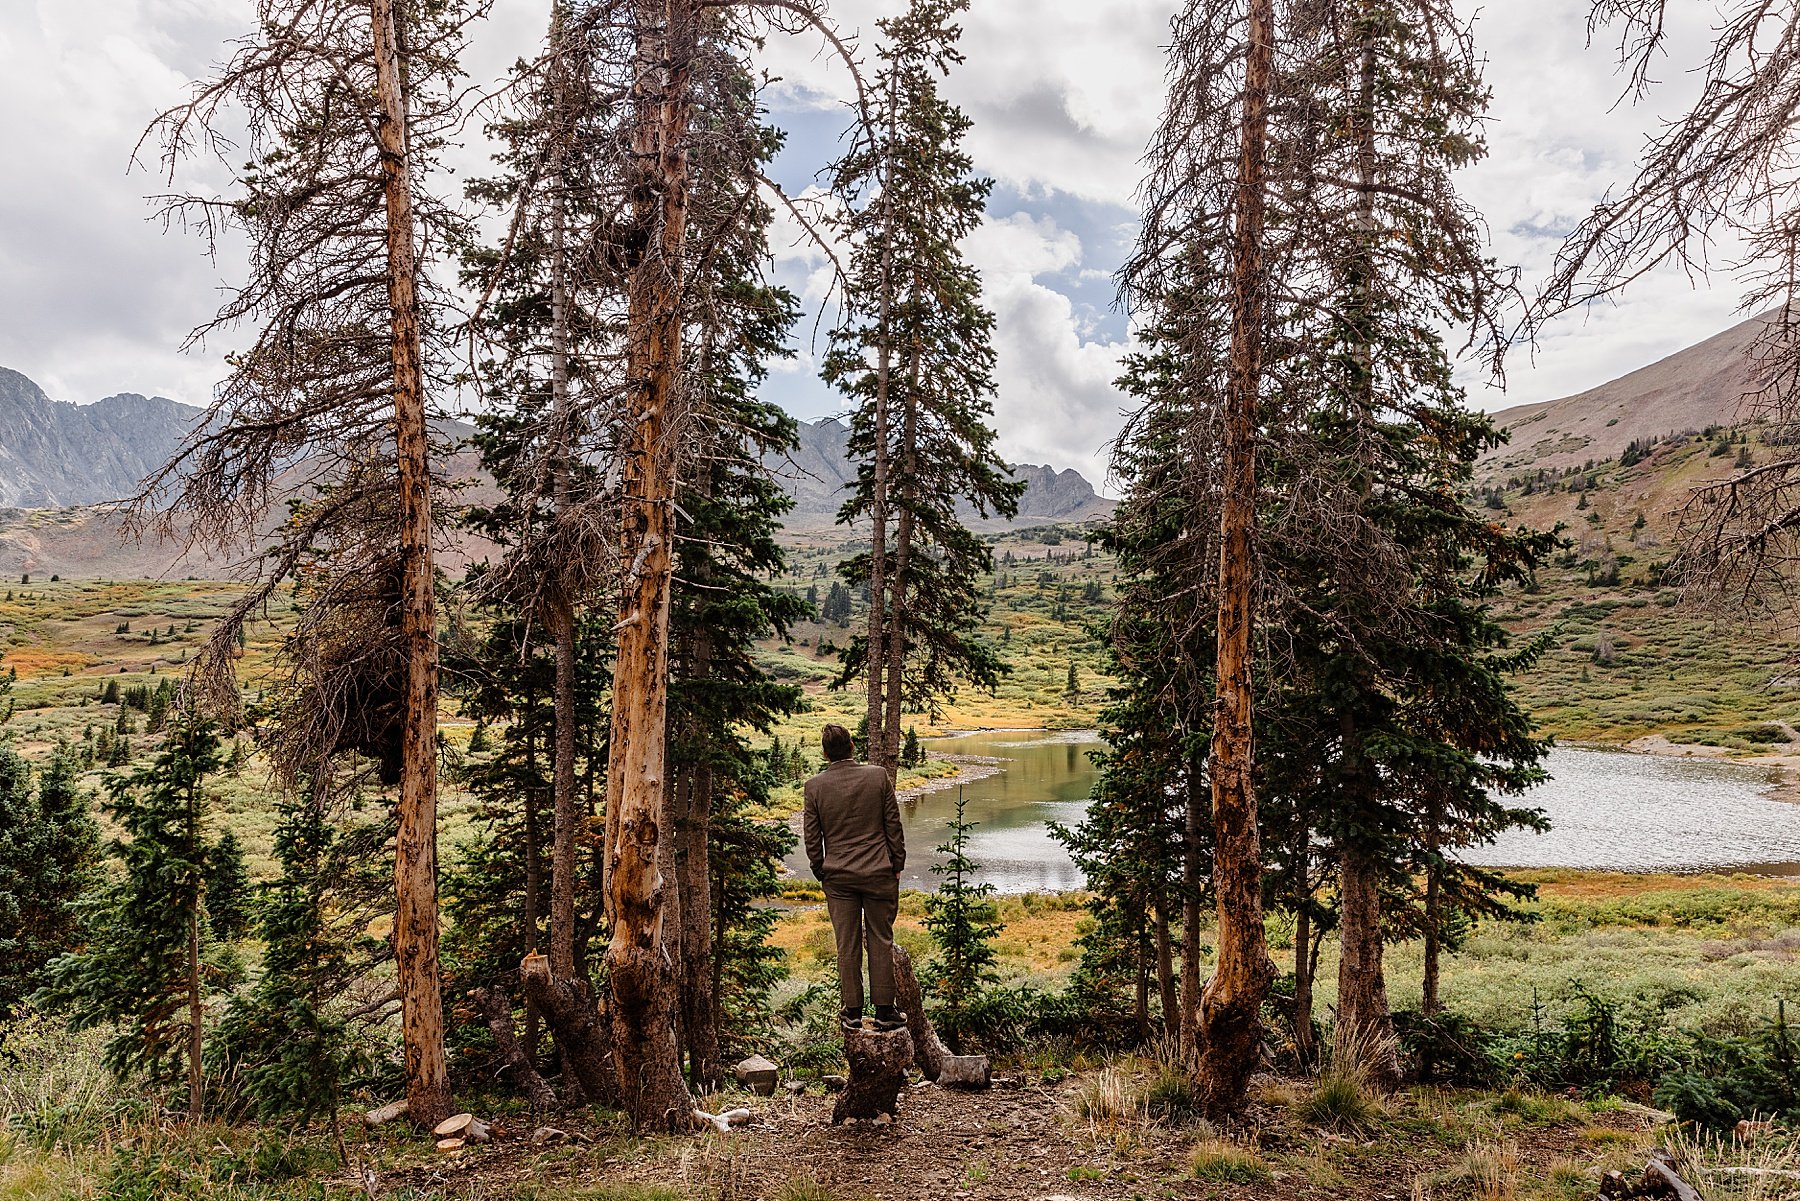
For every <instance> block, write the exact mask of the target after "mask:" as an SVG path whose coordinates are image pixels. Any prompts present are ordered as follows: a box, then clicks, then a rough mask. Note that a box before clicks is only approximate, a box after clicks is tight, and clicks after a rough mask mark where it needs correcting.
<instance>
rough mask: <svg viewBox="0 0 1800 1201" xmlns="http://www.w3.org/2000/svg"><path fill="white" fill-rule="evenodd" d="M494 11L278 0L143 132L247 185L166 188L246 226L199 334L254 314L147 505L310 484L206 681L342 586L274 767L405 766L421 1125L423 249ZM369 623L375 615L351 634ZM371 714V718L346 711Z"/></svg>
mask: <svg viewBox="0 0 1800 1201" xmlns="http://www.w3.org/2000/svg"><path fill="white" fill-rule="evenodd" d="M479 7H480V6H479V5H477V4H473V3H470V2H467V0H444V2H434V3H429V4H420V3H413V2H411V0H324V2H322V3H315V2H314V0H304V2H302V0H268V2H267V3H264V4H262V5H260V6H259V8H258V20H257V22H256V25H255V27H254V28H253V30H252V31H251V32H249V33H248V34H246V35H245V36H244V37H243V38H241V39H239V40H237V41H235V42H234V43H233V49H232V52H231V54H230V56H229V57H228V59H227V60H226V61H225V62H224V63H223V65H222V66H221V68H220V70H219V72H218V74H217V75H216V77H214V78H211V79H209V80H206V81H204V82H202V83H200V84H197V85H196V86H195V87H194V89H193V90H192V92H191V93H190V95H189V96H188V98H187V100H186V101H185V102H184V103H182V104H180V105H178V106H176V107H175V108H173V109H171V110H170V111H169V112H167V113H165V114H164V115H163V116H162V117H161V118H160V119H159V120H158V122H157V124H156V126H155V127H154V130H153V131H152V135H151V136H152V137H153V138H154V139H155V140H158V141H160V143H161V146H162V149H163V152H164V160H165V164H166V165H167V167H168V169H169V172H170V174H171V175H173V174H175V173H176V171H177V169H178V168H179V166H180V164H181V163H182V162H183V161H184V160H185V159H186V158H187V157H188V156H189V155H190V154H193V153H200V154H203V155H206V156H207V157H208V158H211V159H214V160H216V162H217V165H218V166H220V167H221V168H222V169H223V170H224V171H225V172H227V173H228V174H229V177H230V178H231V179H232V181H233V187H232V189H231V191H230V193H229V194H226V195H219V194H217V193H215V192H212V191H210V190H209V191H207V192H205V193H202V194H199V195H180V194H177V195H174V196H172V197H170V198H168V199H167V200H166V201H165V209H164V213H165V215H166V216H167V217H169V218H170V223H171V224H183V225H186V226H188V227H190V228H201V229H205V230H209V231H212V232H214V233H215V234H217V233H218V231H220V230H222V229H229V230H231V231H234V233H239V234H242V235H243V239H244V241H245V243H246V244H247V248H248V255H247V259H248V265H247V274H246V277H245V278H244V280H243V281H242V283H241V284H240V285H239V286H238V287H236V288H234V289H232V290H231V291H230V293H229V294H228V296H227V299H226V300H225V302H224V304H223V306H222V308H221V310H220V311H219V313H218V314H217V315H216V317H215V318H214V319H213V320H212V321H210V322H208V323H207V324H206V325H205V326H203V327H202V328H201V329H200V330H198V331H196V332H195V334H194V338H195V339H196V340H199V339H202V338H204V337H205V336H206V335H207V334H208V333H210V332H213V331H216V330H218V329H220V328H223V327H226V326H229V327H232V328H234V329H238V328H240V327H243V326H250V327H253V331H254V332H253V333H252V335H251V337H250V338H249V339H248V345H247V346H246V347H245V348H244V349H242V350H241V351H240V352H239V353H238V354H235V355H234V356H233V357H232V359H231V373H230V376H229V378H228V379H227V380H226V381H225V382H224V383H223V384H222V385H221V386H220V388H219V389H218V394H217V396H216V398H215V401H214V403H213V405H212V406H211V407H210V408H209V409H208V411H207V413H206V414H205V415H204V416H203V417H202V418H200V419H199V420H197V421H196V422H195V423H194V424H193V426H192V427H191V428H190V430H189V433H188V436H187V437H186V439H185V440H184V441H183V444H182V445H181V447H180V448H179V449H178V450H177V451H176V453H175V454H174V455H173V456H172V457H171V459H170V461H169V462H168V463H166V464H164V466H163V467H162V468H161V469H160V470H159V471H157V472H156V473H154V474H153V475H152V476H151V477H150V478H149V479H147V480H146V481H145V482H144V483H143V485H142V486H141V489H140V491H139V494H138V495H137V497H135V498H134V504H133V512H134V520H135V522H136V524H137V525H138V527H139V528H140V529H141V528H144V527H154V528H156V529H158V530H160V531H162V532H164V533H168V534H173V535H175V536H178V537H182V538H185V539H186V540H187V541H189V542H190V543H205V544H208V545H213V546H217V547H219V548H220V549H223V550H226V551H227V552H235V551H237V550H239V549H241V546H242V544H243V543H244V542H245V541H246V540H259V539H261V537H262V532H263V531H264V530H267V529H269V528H270V524H269V523H268V521H267V509H268V506H269V504H270V500H271V497H272V496H276V495H282V494H286V495H293V494H299V496H300V503H299V504H298V505H297V506H296V507H295V509H294V511H293V512H292V513H290V514H289V515H288V517H287V519H286V520H284V521H282V522H280V523H279V524H278V525H276V526H275V527H274V528H275V529H276V538H275V545H274V546H273V547H272V548H270V549H269V550H268V553H266V554H261V555H258V556H256V558H255V562H256V563H257V565H258V568H257V570H258V575H257V578H256V581H255V584H254V586H253V587H251V588H249V589H248V590H247V591H246V593H245V595H244V596H243V597H242V598H241V599H240V600H239V602H238V603H237V604H236V605H235V606H234V608H233V609H232V610H231V612H230V613H229V614H228V615H227V617H226V619H225V620H224V621H222V622H221V623H220V624H219V626H218V627H216V629H215V631H214V634H213V636H212V637H211V638H210V639H209V641H208V644H207V646H206V647H205V648H204V649H203V651H202V653H201V655H200V659H199V663H198V665H197V667H196V670H195V673H194V674H195V682H196V685H197V688H196V694H195V695H196V699H197V700H199V701H200V702H201V703H205V704H209V705H211V706H213V707H214V708H215V709H217V710H218V711H220V712H223V713H231V712H234V711H235V709H236V707H237V706H238V704H239V703H240V694H239V691H238V689H237V687H236V685H235V683H234V682H233V680H232V672H233V665H234V663H235V661H236V659H237V658H238V656H239V653H240V652H239V647H238V645H237V639H238V635H239V633H240V631H241V630H242V628H243V625H244V623H245V622H246V621H247V620H249V619H250V617H251V616H252V615H253V614H255V613H257V612H259V611H261V609H262V608H263V606H264V605H265V603H266V602H267V601H268V600H269V598H270V597H271V596H272V595H274V594H275V593H276V592H277V591H278V590H281V589H283V588H285V587H286V586H288V585H289V584H292V583H294V582H295V581H296V580H299V581H301V582H303V583H305V582H307V579H306V578H307V577H311V582H312V583H313V584H315V585H319V584H325V583H328V584H330V585H333V586H315V587H313V588H311V595H312V597H313V598H314V600H315V604H314V605H313V606H312V607H311V609H310V610H309V612H308V613H307V614H306V615H305V616H303V618H302V621H301V623H300V626H299V627H297V628H296V629H294V630H292V631H291V632H290V633H289V635H288V637H287V639H286V642H285V645H284V647H283V655H284V657H285V658H286V659H288V661H289V662H290V663H291V664H292V665H293V666H294V667H295V668H296V674H297V675H301V676H305V677H308V679H309V681H310V683H311V684H312V685H314V688H315V696H316V697H318V698H323V700H324V701H325V703H323V704H318V705H307V704H296V705H292V706H290V707H288V709H287V710H285V712H284V715H283V716H284V720H286V721H287V722H288V723H290V724H289V725H288V726H287V727H286V728H285V729H284V730H283V731H282V734H283V737H282V738H281V739H279V740H278V746H277V749H278V750H282V751H285V752H290V754H288V759H289V761H288V762H286V763H280V762H278V763H277V764H276V767H277V769H278V771H280V772H282V773H284V774H286V775H290V776H293V775H302V774H316V775H325V774H328V773H329V771H330V770H331V763H332V761H333V759H334V757H335V756H337V755H338V754H339V753H341V752H344V751H348V750H352V749H365V750H366V749H377V750H378V752H379V754H380V757H382V758H383V760H384V763H385V765H386V767H387V775H388V776H389V780H388V782H389V783H390V784H394V785H398V797H397V800H396V809H397V812H398V814H399V816H400V829H399V834H398V838H397V842H396V851H397V853H396V856H395V863H394V894H395V901H396V905H395V911H394V940H395V944H396V947H397V949H398V953H397V956H396V977H397V980H398V986H399V989H400V993H401V1028H402V1036H403V1040H404V1043H405V1049H406V1054H405V1061H404V1062H405V1075H406V1079H407V1093H408V1100H409V1104H410V1114H411V1117H412V1119H413V1120H414V1121H416V1122H423V1123H425V1124H427V1125H430V1124H432V1123H433V1122H435V1121H437V1120H441V1119H442V1118H443V1117H444V1116H447V1114H448V1113H449V1108H450V1090H449V1078H448V1068H447V1065H446V1061H445V1056H444V1049H443V1012H442V1009H443V1005H442V986H441V980H440V978H439V971H438V949H437V940H438V929H439V915H438V899H437V825H438V823H437V763H438V757H437V718H438V705H437V702H438V696H437V692H438V669H437V616H436V603H437V596H436V580H435V578H434V570H433V560H432V546H433V539H434V534H435V533H436V532H437V530H438V523H439V518H440V517H441V515H442V514H441V508H442V507H441V506H440V507H439V509H438V510H437V511H435V512H436V514H437V515H436V516H434V508H433V505H432V496H433V493H434V491H435V490H436V489H437V488H438V487H439V486H441V467H442V461H443V458H444V457H445V456H443V455H442V454H440V453H439V452H438V450H437V449H434V447H433V446H432V441H433V437H434V434H433V431H432V428H431V425H430V423H429V421H428V412H429V410H430V408H431V399H432V398H431V397H430V396H429V395H428V394H427V393H428V380H430V379H433V378H439V376H438V373H437V371H436V370H434V369H435V368H437V367H441V366H443V365H444V363H445V357H444V356H445V355H446V353H447V339H448V333H449V327H450V325H451V322H450V320H449V319H448V308H449V305H450V304H451V303H452V299H451V297H450V295H449V291H448V289H444V288H442V287H440V286H438V285H436V284H435V283H434V281H433V279H432V276H431V271H430V267H431V263H430V262H429V260H428V256H430V255H432V254H435V253H439V252H441V248H442V247H444V246H446V245H448V244H452V243H454V242H456V241H458V240H459V235H458V232H457V230H456V228H455V226H456V224H457V222H456V213H455V209H454V206H452V205H449V204H446V203H443V201H442V200H441V199H440V198H438V197H434V196H432V195H431V194H430V193H429V191H428V188H429V186H430V185H431V184H432V183H434V182H436V181H438V180H440V179H442V178H444V176H445V174H446V173H444V172H441V171H439V170H438V169H437V168H438V167H440V166H441V155H442V154H443V153H444V151H445V149H446V146H447V145H448V143H449V141H450V135H451V134H452V132H453V131H455V130H457V129H460V128H461V126H462V124H463V123H464V121H465V120H466V117H467V113H466V111H465V110H464V108H463V101H464V98H465V89H464V88H463V85H462V80H461V78H460V68H459V59H460V55H461V51H462V46H463V41H464V37H465V35H466V33H467V29H468V26H469V24H470V22H471V20H472V19H473V17H474V15H475V14H476V13H477V12H478V11H479ZM227 112H229V113H230V114H231V115H230V117H229V123H230V132H229V136H221V130H220V126H221V125H222V124H223V123H224V122H225V121H226V120H227V118H226V116H225V114H226V113H227ZM297 463H298V464H301V466H300V467H299V468H298V475H297V476H296V474H295V472H296V464H297ZM434 476H436V477H438V478H434ZM259 545H260V542H259ZM340 597H341V598H343V599H344V600H345V601H346V602H347V605H348V608H347V609H346V610H338V609H337V607H336V606H337V600H338V599H339V598H340ZM353 619H363V620H365V621H366V622H367V624H365V625H363V627H362V628H361V629H357V630H353V631H352V630H347V629H346V626H347V624H348V623H349V622H350V621H351V620H353ZM321 627H334V628H335V632H336V633H338V634H340V635H345V637H344V638H343V639H341V640H340V642H339V645H340V646H342V645H344V644H345V643H353V644H354V645H355V647H356V652H357V653H355V654H354V655H350V656H345V657H344V658H342V659H340V660H339V661H337V662H322V661H320V660H318V659H312V660H310V661H309V660H308V656H309V654H310V653H311V652H312V651H314V650H316V649H318V648H319V647H320V646H321V645H322V644H324V642H325V641H326V640H323V639H321V638H320V637H319V633H320V629H321ZM314 669H322V670H314ZM377 677H378V678H377ZM334 692H335V693H337V695H335V696H334V695H332V694H333V693H334ZM343 693H353V694H355V695H353V696H350V697H345V696H343V695H342V694H343ZM340 700H341V701H345V702H346V703H344V704H341V705H339V704H334V703H331V702H333V701H340ZM345 714H353V715H354V718H346V717H345ZM364 719H367V720H368V721H370V722H372V723H373V724H374V726H375V727H377V728H370V727H369V726H363V727H362V728H360V729H358V728H349V727H351V726H354V725H355V724H356V722H360V721H363V720H364ZM388 719H391V720H388ZM340 736H343V737H342V739H341V738H340ZM301 760H306V762H304V763H302V762H300V761H301Z"/></svg>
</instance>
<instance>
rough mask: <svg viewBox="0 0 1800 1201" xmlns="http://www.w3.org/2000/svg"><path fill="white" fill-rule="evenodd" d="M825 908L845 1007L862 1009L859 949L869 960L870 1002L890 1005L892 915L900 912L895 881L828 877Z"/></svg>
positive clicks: (892, 879)
mask: <svg viewBox="0 0 1800 1201" xmlns="http://www.w3.org/2000/svg"><path fill="white" fill-rule="evenodd" d="M825 910H826V912H827V913H829V914H831V932H832V934H833V935H835V936H836V937H837V963H838V988H839V989H840V990H841V992H842V993H843V998H844V1008H845V1009H861V1008H862V1007H863V980H862V974H863V948H864V947H867V948H868V956H869V993H868V996H869V999H870V1000H871V1001H873V1002H874V1003H875V1004H877V1005H892V1004H893V1003H894V915H895V914H897V913H899V912H900V881H899V879H898V877H895V876H892V875H889V876H875V877H857V876H832V877H830V878H828V879H827V880H826V881H825Z"/></svg>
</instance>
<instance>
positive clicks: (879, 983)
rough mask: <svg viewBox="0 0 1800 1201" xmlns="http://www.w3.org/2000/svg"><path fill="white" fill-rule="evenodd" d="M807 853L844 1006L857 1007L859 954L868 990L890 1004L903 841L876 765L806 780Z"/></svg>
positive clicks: (836, 767) (850, 766)
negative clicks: (821, 891) (833, 943)
mask: <svg viewBox="0 0 1800 1201" xmlns="http://www.w3.org/2000/svg"><path fill="white" fill-rule="evenodd" d="M802 826H803V829H804V833H805V835H806V858H807V861H808V862H809V863H810V864H811V865H812V870H813V875H814V876H816V877H818V879H819V882H820V883H821V884H823V885H824V886H825V908H826V911H827V912H829V913H830V914H831V932H832V934H833V935H834V936H835V937H836V939H837V961H838V985H839V988H840V989H841V990H842V992H843V997H844V1008H845V1009H861V1008H862V1006H863V997H864V994H863V979H862V976H863V955H864V953H865V951H866V952H867V955H868V959H869V996H870V998H871V999H872V1000H873V1001H874V1002H875V1004H877V1005H892V1004H893V1003H894V915H895V914H896V913H897V912H899V908H900V879H899V877H900V871H901V869H902V868H904V867H905V866H906V839H905V836H904V835H903V834H902V832H901V829H900V803H899V801H898V800H897V799H896V798H895V796H894V784H893V781H891V780H889V779H888V776H887V772H886V771H884V770H882V769H881V768H880V767H875V766H871V765H867V764H860V763H852V762H850V761H848V760H840V761H838V762H836V763H833V764H830V765H829V766H827V767H826V768H825V770H824V771H822V772H820V773H819V774H818V775H816V776H814V777H813V778H812V779H810V780H808V781H807V782H806V808H805V812H804V816H803V817H802Z"/></svg>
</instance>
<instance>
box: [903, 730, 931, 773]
mask: <svg viewBox="0 0 1800 1201" xmlns="http://www.w3.org/2000/svg"><path fill="white" fill-rule="evenodd" d="M924 762H925V748H924V747H922V746H920V745H919V729H918V727H917V726H907V727H906V742H905V743H904V744H902V745H901V747H900V766H901V767H918V766H919V765H920V764H922V763H924Z"/></svg>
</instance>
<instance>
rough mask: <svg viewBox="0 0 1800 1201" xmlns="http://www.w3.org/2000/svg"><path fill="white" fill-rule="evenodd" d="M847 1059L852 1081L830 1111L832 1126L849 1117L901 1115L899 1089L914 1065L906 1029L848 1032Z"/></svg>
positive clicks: (846, 1033) (845, 1043)
mask: <svg viewBox="0 0 1800 1201" xmlns="http://www.w3.org/2000/svg"><path fill="white" fill-rule="evenodd" d="M844 1057H845V1058H846V1059H848V1060H849V1061H850V1079H849V1082H848V1083H847V1084H845V1086H844V1091H843V1092H842V1093H840V1094H838V1099H837V1104H836V1105H835V1106H833V1107H832V1110H831V1124H832V1125H833V1126H836V1125H838V1124H839V1123H841V1122H843V1121H845V1120H846V1119H849V1118H862V1119H868V1120H873V1119H875V1118H877V1117H880V1116H882V1115H884V1114H885V1115H886V1116H887V1118H888V1120H889V1121H893V1120H894V1119H895V1118H896V1117H898V1116H899V1110H900V1106H899V1099H900V1090H901V1089H903V1088H905V1087H906V1071H907V1069H908V1068H910V1067H912V1064H913V1042H912V1035H911V1034H909V1033H907V1032H906V1031H905V1030H846V1031H844Z"/></svg>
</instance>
